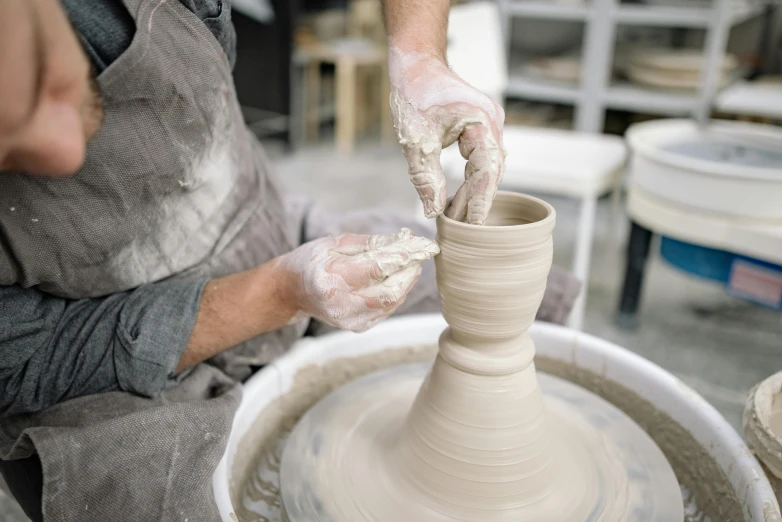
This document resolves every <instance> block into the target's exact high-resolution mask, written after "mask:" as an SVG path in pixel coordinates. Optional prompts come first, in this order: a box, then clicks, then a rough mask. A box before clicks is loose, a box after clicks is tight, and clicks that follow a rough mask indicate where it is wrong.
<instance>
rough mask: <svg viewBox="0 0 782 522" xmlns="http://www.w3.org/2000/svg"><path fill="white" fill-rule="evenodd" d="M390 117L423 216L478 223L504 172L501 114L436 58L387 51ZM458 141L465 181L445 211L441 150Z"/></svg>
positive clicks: (484, 213) (481, 220)
mask: <svg viewBox="0 0 782 522" xmlns="http://www.w3.org/2000/svg"><path fill="white" fill-rule="evenodd" d="M389 53H390V54H389V77H390V80H391V115H392V117H393V120H394V127H395V128H396V131H397V134H398V136H399V142H400V143H401V144H402V147H403V150H404V154H405V157H406V158H407V162H408V165H409V168H410V177H411V178H412V181H413V185H415V188H416V189H417V190H418V195H419V196H420V197H421V201H422V202H423V205H424V212H425V214H426V217H429V218H432V217H435V216H437V215H439V214H442V213H443V212H444V211H445V212H446V215H447V216H448V217H450V218H453V219H456V220H458V221H464V222H467V223H474V224H483V222H484V221H485V220H486V217H487V216H488V214H489V210H490V209H491V203H492V201H493V199H494V195H495V194H496V192H497V186H498V185H499V184H500V181H501V180H502V175H503V172H504V170H505V149H504V147H503V144H502V125H503V123H504V120H505V112H504V111H503V110H502V107H500V106H499V105H497V104H496V103H495V102H494V101H492V100H491V99H490V98H489V97H488V96H486V95H485V94H483V93H482V92H480V91H478V90H477V89H475V88H474V87H472V86H471V85H469V84H468V83H467V82H465V81H464V80H462V79H461V78H459V77H458V76H457V75H456V74H454V72H453V71H451V70H450V69H449V68H448V66H447V65H446V64H445V63H444V62H443V60H442V59H440V58H438V57H437V56H434V55H430V54H425V53H418V52H408V53H403V52H402V51H400V50H398V49H396V48H395V47H393V46H392V47H391V49H390V51H389ZM456 140H459V150H460V152H461V154H462V156H463V157H464V158H465V159H466V160H467V165H466V167H465V170H464V183H463V184H462V186H461V187H460V188H459V190H458V192H457V193H456V195H455V196H454V198H453V201H452V203H451V205H450V207H449V208H448V209H447V210H446V208H445V205H446V198H447V195H446V188H445V177H444V176H443V171H442V167H441V165H440V152H441V151H442V149H443V148H445V147H448V146H450V145H451V144H453V143H454V142H455V141H456Z"/></svg>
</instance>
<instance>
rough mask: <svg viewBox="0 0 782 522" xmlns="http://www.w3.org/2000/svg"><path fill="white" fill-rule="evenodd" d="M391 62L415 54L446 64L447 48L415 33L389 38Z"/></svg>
mask: <svg viewBox="0 0 782 522" xmlns="http://www.w3.org/2000/svg"><path fill="white" fill-rule="evenodd" d="M388 49H389V60H390V61H392V62H393V61H397V60H399V59H401V58H402V57H404V56H405V55H410V54H415V55H418V56H421V57H429V58H433V59H435V60H439V61H441V62H443V63H445V47H444V46H443V45H441V44H439V43H437V42H432V41H431V39H430V38H428V37H426V36H421V35H418V34H416V33H415V32H410V33H405V34H401V35H395V36H389V37H388Z"/></svg>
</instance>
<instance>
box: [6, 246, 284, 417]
mask: <svg viewBox="0 0 782 522" xmlns="http://www.w3.org/2000/svg"><path fill="white" fill-rule="evenodd" d="M273 263H274V261H271V262H270V263H267V264H265V265H262V266H260V267H258V268H255V269H253V270H248V271H246V272H242V273H239V274H235V275H231V276H227V277H223V278H220V279H215V280H211V281H205V280H201V281H167V282H161V283H153V284H149V285H145V286H142V287H140V288H137V289H135V290H133V291H130V292H123V293H118V294H112V295H110V296H107V297H103V298H98V299H82V300H78V301H73V300H67V299H61V298H58V297H54V296H51V295H49V294H45V293H43V292H40V291H38V290H34V289H23V288H19V287H0V415H3V414H15V413H28V412H35V411H40V410H43V409H45V408H48V407H50V406H52V405H54V404H56V403H58V402H61V401H64V400H68V399H73V398H76V397H80V396H83V395H89V394H94V393H103V392H109V391H116V390H122V391H127V392H131V393H136V394H138V395H147V396H148V395H154V394H156V393H158V392H160V391H161V390H163V388H165V386H166V384H167V383H168V382H169V380H170V378H171V377H172V376H173V375H174V374H175V373H176V372H179V371H182V370H183V369H185V368H188V367H190V366H193V365H195V364H197V363H198V362H200V361H202V360H204V359H207V358H209V357H211V356H212V355H214V354H216V353H219V352H221V351H223V350H225V349H228V348H230V347H232V346H234V345H236V344H239V343H240V342H242V341H245V340H247V339H250V338H252V337H255V336H257V335H260V334H262V333H264V332H268V331H272V330H275V329H277V328H280V327H282V326H285V325H286V324H287V323H289V322H290V320H291V318H292V317H293V315H294V314H295V307H294V306H291V305H288V302H289V301H290V299H289V298H288V297H289V296H288V294H286V293H285V292H284V289H285V288H286V287H288V288H289V287H290V283H289V282H288V281H286V278H287V277H288V276H286V275H285V274H275V273H273Z"/></svg>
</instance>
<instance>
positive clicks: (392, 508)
mask: <svg viewBox="0 0 782 522" xmlns="http://www.w3.org/2000/svg"><path fill="white" fill-rule="evenodd" d="M428 368H429V365H427V364H410V365H399V366H395V367H392V368H389V369H386V370H382V371H379V372H376V373H373V374H370V375H367V376H364V377H362V378H360V379H357V380H355V381H353V382H351V383H348V384H347V385H345V386H343V387H341V388H339V389H337V390H335V391H334V392H332V393H331V394H330V395H328V396H327V397H325V398H324V399H322V400H321V401H320V402H318V403H317V404H316V405H315V406H314V407H313V408H312V409H311V410H310V411H309V412H308V413H307V414H306V415H305V416H304V417H302V419H301V420H300V421H299V423H298V424H297V426H296V427H295V429H294V431H293V433H292V434H291V436H290V438H289V439H288V442H287V444H286V446H285V450H284V453H283V457H282V465H281V469H280V485H281V497H282V503H283V509H284V512H285V513H286V517H287V520H289V521H290V522H364V521H373V522H380V521H387V520H394V521H405V522H407V521H415V522H424V521H447V520H450V521H453V520H486V521H489V520H491V521H506V520H507V521H514V522H518V521H519V520H524V522H532V521H555V520H556V521H570V520H578V521H583V522H591V521H619V520H633V521H636V522H647V521H648V522H653V521H654V522H657V521H659V522H670V521H677V520H683V518H684V516H683V508H682V499H681V491H680V488H679V485H678V482H677V480H676V477H675V475H674V473H673V470H672V469H671V467H670V464H669V463H668V461H667V460H666V459H665V456H664V455H663V453H662V451H660V449H659V448H658V447H657V445H656V444H655V443H654V441H653V440H652V439H651V438H650V437H649V436H648V435H647V434H646V432H644V431H643V430H642V429H641V428H640V427H639V426H638V425H637V424H636V423H635V422H634V421H633V420H631V419H630V418H629V417H628V416H627V415H625V414H624V413H623V412H622V411H620V410H619V409H618V408H616V407H615V406H613V405H612V404H610V403H608V402H607V401H605V400H603V399H602V398H600V397H598V396H597V395H595V394H593V393H591V392H589V391H587V390H585V389H583V388H581V387H579V386H577V385H575V384H572V383H570V382H567V381H565V380H562V379H559V378H556V377H553V376H550V375H547V374H543V373H539V374H538V379H539V382H540V386H541V388H542V390H543V394H544V397H545V405H546V409H547V410H548V422H551V429H550V433H551V436H552V437H566V438H571V440H569V441H567V444H562V445H561V447H562V448H563V451H562V452H558V453H557V454H556V455H555V458H556V459H557V460H558V462H557V463H556V464H557V465H561V466H566V467H567V470H571V469H572V472H570V473H566V475H567V476H568V480H567V481H563V482H562V483H560V484H558V485H557V486H556V487H561V488H563V491H557V492H549V494H546V495H544V496H543V497H542V498H535V499H531V500H530V501H529V505H523V506H518V505H516V506H512V508H513V509H511V510H507V511H505V510H494V511H484V512H480V510H476V508H475V503H474V502H471V501H468V500H469V499H466V500H465V503H464V505H465V507H464V513H463V516H462V515H455V514H453V513H451V514H446V513H443V512H441V511H439V510H438V508H437V502H436V500H437V499H434V500H435V501H434V502H430V501H428V500H427V498H426V497H425V496H423V495H421V494H420V492H419V491H417V490H416V487H415V484H414V483H415V477H404V473H403V472H401V470H400V468H399V462H400V460H401V459H399V458H398V455H396V454H395V453H396V452H397V451H398V444H397V442H398V440H399V437H400V433H401V429H402V426H403V425H404V423H405V419H406V417H407V414H408V412H409V410H410V408H411V406H412V403H413V401H414V400H415V397H416V394H417V392H418V390H419V388H420V386H421V383H422V381H423V380H424V377H425V376H426V373H427V370H428ZM458 451H459V449H457V448H455V449H454V452H458ZM575 464H577V465H575ZM549 468H550V466H549ZM535 472H536V470H530V473H535ZM575 475H578V476H575ZM476 489H479V491H478V490H477V491H475V495H488V496H492V495H494V496H499V495H501V494H502V484H498V483H484V484H482V485H481V487H480V488H476ZM590 491H591V492H592V494H591V495H590V494H589V492H590ZM562 498H567V499H568V502H561V501H560V500H561V499H562ZM557 499H559V500H557ZM564 504H566V505H564ZM520 510H521V511H520ZM519 513H522V514H523V515H522V516H521V517H520V516H519Z"/></svg>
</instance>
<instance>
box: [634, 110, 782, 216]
mask: <svg viewBox="0 0 782 522" xmlns="http://www.w3.org/2000/svg"><path fill="white" fill-rule="evenodd" d="M625 136H626V138H627V143H628V144H629V145H630V149H631V150H632V159H631V162H630V179H631V183H633V184H636V185H637V186H638V187H640V188H642V189H644V190H646V191H648V192H649V193H651V194H653V195H655V196H657V197H659V198H661V199H663V200H665V201H670V202H673V203H677V204H679V205H683V206H686V207H688V208H690V209H699V210H701V211H707V212H709V213H717V214H722V215H726V216H731V217H738V218H743V219H749V220H773V221H782V161H780V164H779V165H776V163H774V164H768V165H763V166H760V165H752V166H750V165H742V164H737V163H735V162H731V161H726V160H725V158H724V157H720V152H724V153H728V151H730V150H734V149H735V147H742V148H743V149H745V151H747V154H753V153H761V154H762V153H763V152H777V153H778V151H782V131H780V130H778V129H777V128H776V127H773V126H771V125H761V124H754V123H743V122H728V121H717V120H713V121H711V122H710V123H709V124H708V125H706V126H704V127H703V128H699V127H698V126H697V125H696V124H695V122H693V121H691V120H683V119H668V120H655V121H648V122H644V123H638V124H636V125H633V126H632V127H630V129H629V130H628V131H627V133H626V135H625ZM685 143H689V144H693V143H707V144H711V145H713V146H714V149H715V150H714V154H713V156H709V157H696V156H695V155H689V154H688V153H686V152H679V151H677V152H674V151H671V150H667V147H669V146H671V145H677V144H678V145H681V144H685ZM717 151H720V152H717Z"/></svg>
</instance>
